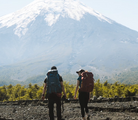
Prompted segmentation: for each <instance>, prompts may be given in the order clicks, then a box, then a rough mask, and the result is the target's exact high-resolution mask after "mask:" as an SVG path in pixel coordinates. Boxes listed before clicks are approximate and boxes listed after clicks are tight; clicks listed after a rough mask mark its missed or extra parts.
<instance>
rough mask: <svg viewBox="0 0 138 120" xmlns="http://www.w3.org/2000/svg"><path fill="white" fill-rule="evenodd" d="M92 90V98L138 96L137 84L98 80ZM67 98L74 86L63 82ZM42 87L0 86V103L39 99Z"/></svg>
mask: <svg viewBox="0 0 138 120" xmlns="http://www.w3.org/2000/svg"><path fill="white" fill-rule="evenodd" d="M94 86H95V87H94V90H93V92H91V97H92V96H96V97H99V96H102V97H105V98H112V97H114V96H119V97H127V96H135V95H136V94H138V84H134V85H126V84H123V83H119V82H115V83H114V84H111V83H108V81H106V82H104V83H101V82H100V80H96V81H95V85H94ZM64 87H65V91H66V94H67V98H73V96H74V92H75V87H76V86H75V85H73V84H69V82H64ZM42 90H43V86H39V85H38V84H34V85H32V84H31V83H30V84H29V85H27V86H22V85H20V84H17V85H15V86H13V85H11V84H10V85H8V86H5V85H4V86H1V87H0V101H16V100H33V99H41V95H42Z"/></svg>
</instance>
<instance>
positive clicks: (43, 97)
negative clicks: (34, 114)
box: [42, 83, 46, 100]
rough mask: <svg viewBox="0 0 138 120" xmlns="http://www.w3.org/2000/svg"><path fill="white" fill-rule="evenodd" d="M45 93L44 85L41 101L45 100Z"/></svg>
mask: <svg viewBox="0 0 138 120" xmlns="http://www.w3.org/2000/svg"><path fill="white" fill-rule="evenodd" d="M45 91H46V83H45V84H44V89H43V92H42V100H44V99H45V96H44V95H45Z"/></svg>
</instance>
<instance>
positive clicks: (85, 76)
mask: <svg viewBox="0 0 138 120" xmlns="http://www.w3.org/2000/svg"><path fill="white" fill-rule="evenodd" d="M81 80H82V82H81V87H80V90H79V91H82V92H92V91H93V88H94V78H93V74H92V72H83V73H82V74H81Z"/></svg>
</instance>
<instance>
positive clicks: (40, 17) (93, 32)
mask: <svg viewBox="0 0 138 120" xmlns="http://www.w3.org/2000/svg"><path fill="white" fill-rule="evenodd" d="M0 42H1V44H0V48H1V51H0V56H1V57H0V65H1V67H3V65H10V67H11V70H12V69H13V68H14V69H15V71H16V72H15V74H12V75H10V79H17V80H25V79H27V78H29V77H32V76H34V75H39V74H44V73H45V72H46V70H48V69H49V68H50V67H51V66H53V65H56V66H57V67H58V68H59V71H60V72H61V73H62V74H67V73H71V74H75V71H76V70H77V69H79V68H84V69H87V70H90V71H93V72H94V73H95V74H98V75H99V76H100V77H101V78H102V77H103V76H111V75H112V74H114V73H120V72H121V71H123V70H125V69H130V68H132V67H135V66H138V62H137V61H138V53H137V51H138V47H137V46H138V32H136V31H134V30H131V29H129V28H126V27H124V26H122V25H120V24H118V23H116V22H115V21H113V20H111V19H109V18H107V17H105V16H103V15H101V14H100V13H98V12H95V11H94V10H93V9H91V8H89V7H86V6H85V5H83V4H82V3H80V2H78V1H75V0H53V1H50V0H35V1H34V2H32V3H31V4H29V5H28V6H26V7H24V8H22V9H21V10H19V11H17V12H15V13H12V14H9V15H7V16H3V17H1V18H0ZM3 70H4V71H5V72H6V71H7V72H8V69H2V71H3ZM2 71H0V72H1V73H2ZM17 71H19V73H18V72H17ZM17 73H18V74H17Z"/></svg>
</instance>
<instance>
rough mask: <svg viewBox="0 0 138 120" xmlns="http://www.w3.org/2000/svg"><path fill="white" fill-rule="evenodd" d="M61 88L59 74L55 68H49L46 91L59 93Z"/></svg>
mask: <svg viewBox="0 0 138 120" xmlns="http://www.w3.org/2000/svg"><path fill="white" fill-rule="evenodd" d="M61 92H62V88H61V84H60V81H59V74H58V71H57V70H50V71H49V72H48V73H47V93H48V94H50V93H61Z"/></svg>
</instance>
